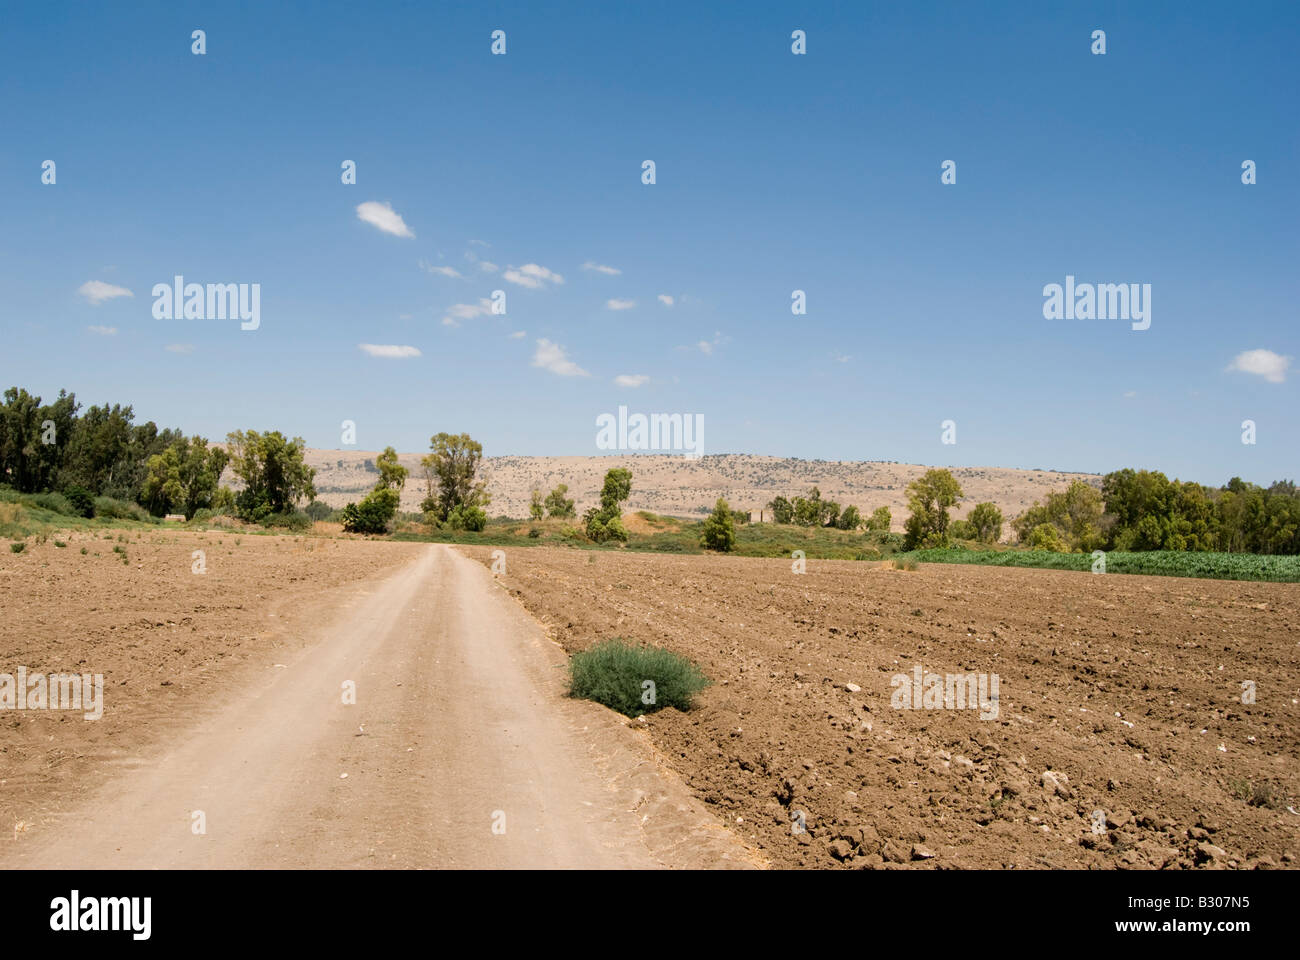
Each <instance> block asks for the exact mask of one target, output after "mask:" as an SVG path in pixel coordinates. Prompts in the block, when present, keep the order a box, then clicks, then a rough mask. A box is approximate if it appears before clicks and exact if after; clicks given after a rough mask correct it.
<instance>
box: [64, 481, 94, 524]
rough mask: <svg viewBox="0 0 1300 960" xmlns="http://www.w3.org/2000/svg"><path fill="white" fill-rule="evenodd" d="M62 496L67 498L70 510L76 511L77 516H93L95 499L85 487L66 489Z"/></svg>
mask: <svg viewBox="0 0 1300 960" xmlns="http://www.w3.org/2000/svg"><path fill="white" fill-rule="evenodd" d="M63 495H64V496H65V497H67V498H68V503H70V504H72V509H73V510H75V511H77V516H79V517H93V516H94V515H95V497H94V495H93V494H92V493H91V492H90V491H89V490H87V489H86V488H85V487H68V489H66V490H64V491H63Z"/></svg>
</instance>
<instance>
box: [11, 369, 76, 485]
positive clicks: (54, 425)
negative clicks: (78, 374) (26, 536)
mask: <svg viewBox="0 0 1300 960" xmlns="http://www.w3.org/2000/svg"><path fill="white" fill-rule="evenodd" d="M76 412H77V401H76V398H75V397H73V396H71V395H70V394H67V393H65V392H64V391H62V390H60V391H59V397H58V399H57V400H56V401H55V402H54V403H52V404H42V403H41V398H40V397H34V396H32V395H31V394H30V393H28V392H27V391H26V390H23V389H21V388H19V387H11V388H10V389H8V390H6V391H5V392H4V402H3V404H0V483H5V484H8V485H10V486H12V487H13V488H14V489H15V490H18V491H19V492H21V493H36V492H38V491H42V490H49V489H51V488H53V487H54V486H55V480H56V477H57V475H58V472H59V469H60V468H61V467H62V464H63V462H64V459H65V457H66V455H67V450H68V445H69V443H70V441H71V438H72V433H73V426H74V418H75V416H76Z"/></svg>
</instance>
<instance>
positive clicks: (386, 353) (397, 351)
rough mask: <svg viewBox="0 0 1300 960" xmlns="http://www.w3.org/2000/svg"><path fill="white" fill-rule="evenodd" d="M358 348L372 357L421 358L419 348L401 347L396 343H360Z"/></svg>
mask: <svg viewBox="0 0 1300 960" xmlns="http://www.w3.org/2000/svg"><path fill="white" fill-rule="evenodd" d="M357 346H358V347H359V348H360V349H361V350H362V351H364V352H365V353H368V354H370V355H371V356H372V357H387V358H399V357H418V356H421V354H420V350H419V348H418V347H410V346H404V345H401V346H399V345H398V344H395V343H358V344H357Z"/></svg>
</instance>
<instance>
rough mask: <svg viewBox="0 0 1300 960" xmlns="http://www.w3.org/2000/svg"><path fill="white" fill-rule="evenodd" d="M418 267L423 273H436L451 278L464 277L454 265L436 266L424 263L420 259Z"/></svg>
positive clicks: (460, 278) (461, 278) (458, 278)
mask: <svg viewBox="0 0 1300 960" xmlns="http://www.w3.org/2000/svg"><path fill="white" fill-rule="evenodd" d="M420 269H421V270H423V271H424V272H425V273H436V274H438V275H439V276H441V277H451V278H452V279H453V280H463V279H464V274H462V273H461V272H460V271H459V270H457V269H456V268H455V267H436V266H434V265H433V264H431V263H425V262H424V261H423V260H421V261H420Z"/></svg>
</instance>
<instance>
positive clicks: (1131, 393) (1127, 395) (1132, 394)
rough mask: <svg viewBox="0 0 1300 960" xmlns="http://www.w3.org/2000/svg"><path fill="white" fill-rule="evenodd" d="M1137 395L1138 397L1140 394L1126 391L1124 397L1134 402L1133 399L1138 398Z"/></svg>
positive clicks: (1134, 391)
mask: <svg viewBox="0 0 1300 960" xmlns="http://www.w3.org/2000/svg"><path fill="white" fill-rule="evenodd" d="M1137 395H1138V392H1137V391H1136V390H1125V391H1124V396H1125V398H1126V399H1129V400H1132V399H1133V398H1134V397H1136V396H1137Z"/></svg>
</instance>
